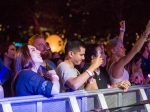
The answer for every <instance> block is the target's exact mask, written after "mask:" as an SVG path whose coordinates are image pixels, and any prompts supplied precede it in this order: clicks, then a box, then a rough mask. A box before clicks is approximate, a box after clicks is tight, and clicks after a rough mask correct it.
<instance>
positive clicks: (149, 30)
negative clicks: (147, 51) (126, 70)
mask: <svg viewBox="0 0 150 112" xmlns="http://www.w3.org/2000/svg"><path fill="white" fill-rule="evenodd" d="M149 33H150V21H149V22H148V24H147V27H146V29H145V31H144V33H143V34H142V35H141V37H140V38H139V40H138V41H137V42H136V43H135V45H134V46H133V48H132V49H131V51H130V52H129V53H128V54H127V55H126V56H124V57H123V58H121V59H120V60H119V61H118V62H117V64H116V65H117V67H120V66H122V67H124V66H125V65H126V64H127V63H128V62H129V61H130V60H131V59H132V58H133V57H134V55H135V54H136V53H138V52H139V51H140V49H141V47H142V46H143V44H144V42H145V40H146V39H147V37H148V35H149Z"/></svg>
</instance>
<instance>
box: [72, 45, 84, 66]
mask: <svg viewBox="0 0 150 112" xmlns="http://www.w3.org/2000/svg"><path fill="white" fill-rule="evenodd" d="M84 55H85V48H83V47H80V51H78V52H72V57H71V61H72V63H73V64H74V65H80V63H81V62H82V60H84V59H85V57H84Z"/></svg>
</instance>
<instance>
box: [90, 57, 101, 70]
mask: <svg viewBox="0 0 150 112" xmlns="http://www.w3.org/2000/svg"><path fill="white" fill-rule="evenodd" d="M100 56H101V54H99V55H98V56H97V57H96V58H95V59H93V60H92V61H91V65H92V66H93V67H94V68H95V69H96V68H98V67H99V66H100V65H101V64H102V63H103V59H102V58H101V57H100Z"/></svg>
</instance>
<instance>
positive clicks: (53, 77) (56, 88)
mask: <svg viewBox="0 0 150 112" xmlns="http://www.w3.org/2000/svg"><path fill="white" fill-rule="evenodd" d="M46 77H47V78H48V79H50V80H51V81H52V83H53V86H52V90H51V95H55V94H58V93H59V92H60V84H59V77H58V76H57V75H56V72H55V71H54V70H49V71H48V72H47V76H46Z"/></svg>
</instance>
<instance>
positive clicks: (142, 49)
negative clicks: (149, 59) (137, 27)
mask: <svg viewBox="0 0 150 112" xmlns="http://www.w3.org/2000/svg"><path fill="white" fill-rule="evenodd" d="M148 44H149V42H145V43H144V44H143V46H142V48H141V50H140V52H141V53H143V52H144V51H145V47H147V46H148Z"/></svg>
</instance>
